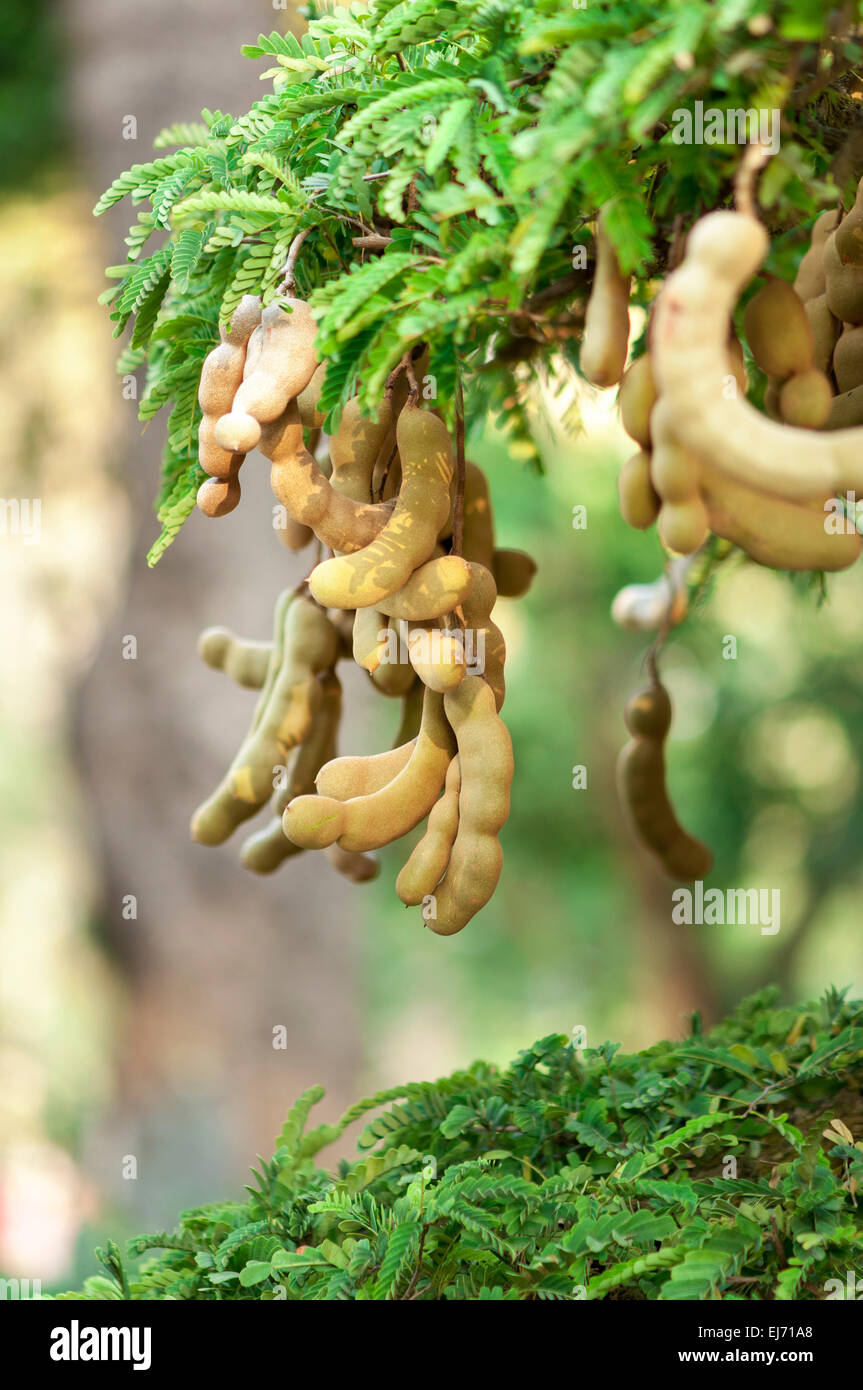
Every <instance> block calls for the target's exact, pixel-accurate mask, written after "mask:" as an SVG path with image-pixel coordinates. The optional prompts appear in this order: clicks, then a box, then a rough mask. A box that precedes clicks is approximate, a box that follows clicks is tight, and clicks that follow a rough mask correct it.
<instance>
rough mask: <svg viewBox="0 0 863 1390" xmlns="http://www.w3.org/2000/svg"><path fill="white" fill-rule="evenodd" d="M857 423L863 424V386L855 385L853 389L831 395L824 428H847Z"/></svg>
mask: <svg viewBox="0 0 863 1390" xmlns="http://www.w3.org/2000/svg"><path fill="white" fill-rule="evenodd" d="M858 425H863V386H855V387H854V388H853V390H851V391H843V392H842V394H841V395H839V396H834V397H833V400H832V402H831V405H830V414H829V415H828V416H827V420H826V422H825V425H824V428H825V429H827V430H848V429H853V428H856V427H857V426H858Z"/></svg>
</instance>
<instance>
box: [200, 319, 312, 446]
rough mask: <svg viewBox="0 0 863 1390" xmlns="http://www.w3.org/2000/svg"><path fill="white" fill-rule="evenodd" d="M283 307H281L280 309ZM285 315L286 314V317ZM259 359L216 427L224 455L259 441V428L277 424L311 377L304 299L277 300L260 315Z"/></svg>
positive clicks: (309, 323) (309, 334) (308, 321)
mask: <svg viewBox="0 0 863 1390" xmlns="http://www.w3.org/2000/svg"><path fill="white" fill-rule="evenodd" d="M283 306H284V307H283ZM286 310H287V311H288V312H286ZM261 328H262V329H263V334H262V342H261V350H260V354H259V355H258V357H257V360H256V361H255V362H254V365H253V368H252V370H251V371H250V372H249V374H248V375H247V376H244V378H243V381H242V383H241V384H240V386H239V388H238V390H237V393H236V395H235V396H234V401H233V405H232V406H231V409H230V411H229V412H228V413H227V414H225V415H223V416H222V417H221V419H220V420H219V421H218V422H217V424H216V430H215V435H216V439H217V441H218V442H219V444H221V446H222V448H223V449H230V450H231V451H232V452H238V453H243V454H246V453H248V452H249V450H250V449H254V448H255V446H256V445H257V444H258V442H259V440H260V438H261V426H262V425H263V424H268V423H270V422H271V421H273V420H277V419H278V418H279V416H280V415H281V414H282V412H283V411H284V409H285V406H286V405H287V404H288V401H291V400H294V399H295V398H296V397H297V396H299V394H300V392H301V391H304V390H305V388H306V387H307V386H308V384H309V382H310V381H311V379H312V377H313V376H314V374H315V371H316V369H317V366H318V359H317V357H316V355H315V321H314V319H313V318H312V311H311V309H310V308H309V305H308V304H307V303H306V301H305V300H303V299H291V298H287V299H281V300H278V301H274V302H273V303H272V304H269V305H268V306H267V308H266V309H265V310H264V311H263V314H262V315H261Z"/></svg>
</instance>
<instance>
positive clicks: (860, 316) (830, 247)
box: [824, 231, 863, 324]
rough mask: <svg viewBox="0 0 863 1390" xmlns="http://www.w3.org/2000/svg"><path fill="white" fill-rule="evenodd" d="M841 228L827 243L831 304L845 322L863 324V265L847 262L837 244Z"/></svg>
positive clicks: (827, 283) (826, 276)
mask: <svg viewBox="0 0 863 1390" xmlns="http://www.w3.org/2000/svg"><path fill="white" fill-rule="evenodd" d="M837 236H838V231H836V232H834V233H833V235H832V236H830V237H828V238H827V242H826V244H825V246H824V279H825V295H826V298H827V307H828V308H829V310H830V312H831V314H833V316H834V317H835V318H837V319H839V321H840V322H841V323H853V324H860V323H863V266H859V265H846V264H845V263H844V261H843V260H842V256H841V254H840V251H839V247H838V245H837V243H836V237H837Z"/></svg>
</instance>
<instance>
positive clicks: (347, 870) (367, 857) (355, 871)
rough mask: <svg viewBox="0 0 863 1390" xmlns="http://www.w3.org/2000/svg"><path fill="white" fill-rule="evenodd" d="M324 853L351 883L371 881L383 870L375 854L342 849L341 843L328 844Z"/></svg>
mask: <svg viewBox="0 0 863 1390" xmlns="http://www.w3.org/2000/svg"><path fill="white" fill-rule="evenodd" d="M324 854H325V855H326V857H327V859H329V861H330V863H331V864H332V866H333V868H334V869H336V870H337V871H338V872H339V873H340V874H342V875H343V876H344V877H345V878H349V879H350V881H351V883H371V881H372V879H374V878H377V876H378V874H379V873H380V871H381V866H380V862H379V860H377V859H375V857H374V855H373V854H359V853H358V852H357V851H356V850H349V849H342V847H341V845H327V847H326V849H325V850H324Z"/></svg>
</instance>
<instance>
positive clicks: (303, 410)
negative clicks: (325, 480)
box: [297, 362, 327, 454]
mask: <svg viewBox="0 0 863 1390" xmlns="http://www.w3.org/2000/svg"><path fill="white" fill-rule="evenodd" d="M326 375H327V364H326V362H320V363H319V364H318V366H317V367H316V368H315V370H314V373H313V374H312V379H311V381H310V382H309V384H308V386H306V387H304V388H303V390H302V391H301V392H300V393H299V395H298V396H297V410H298V411H299V413H300V421H301V423H302V426H303V429H306V430H319V429H320V428H321V425H322V424H323V423H324V417H323V415H322V414H321V412H320V410H319V409H318V403H319V401H320V399H321V391H322V390H323V389H324V381H325V379H326ZM309 452H310V453H312V454H313V453H314V452H315V450H314V447H313V445H311V444H310V445H309Z"/></svg>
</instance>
